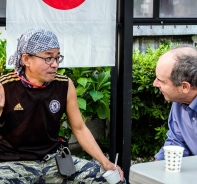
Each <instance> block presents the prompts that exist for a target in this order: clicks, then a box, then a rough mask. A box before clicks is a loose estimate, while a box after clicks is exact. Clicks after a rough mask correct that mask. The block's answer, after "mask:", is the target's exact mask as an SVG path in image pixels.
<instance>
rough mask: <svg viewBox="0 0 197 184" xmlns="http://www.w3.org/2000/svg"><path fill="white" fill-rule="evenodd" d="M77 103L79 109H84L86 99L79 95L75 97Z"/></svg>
mask: <svg viewBox="0 0 197 184" xmlns="http://www.w3.org/2000/svg"><path fill="white" fill-rule="evenodd" d="M77 101H78V105H79V108H80V109H83V110H86V100H85V99H83V98H80V97H77Z"/></svg>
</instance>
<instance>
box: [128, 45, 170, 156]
mask: <svg viewBox="0 0 197 184" xmlns="http://www.w3.org/2000/svg"><path fill="white" fill-rule="evenodd" d="M171 47H172V45H171V44H169V43H162V44H160V46H159V47H158V48H157V49H152V48H151V47H150V46H148V47H147V49H146V52H140V51H139V50H137V49H136V50H135V51H134V53H133V64H132V67H133V68H132V71H133V73H132V82H133V83H132V85H133V86H132V145H131V155H132V158H133V159H135V158H136V157H143V158H144V157H149V156H151V155H152V156H153V155H154V154H155V153H156V152H157V151H158V150H159V149H160V147H161V146H162V144H163V143H164V140H165V138H166V131H167V126H166V123H165V122H166V121H167V118H168V114H169V111H170V106H171V103H169V102H167V101H165V99H164V97H163V95H162V94H161V92H160V91H159V89H158V88H155V87H154V86H153V81H154V80H155V77H156V76H155V67H156V63H157V61H158V59H159V57H160V56H161V55H162V54H164V53H165V52H167V51H168V50H170V49H171ZM161 125H165V126H161Z"/></svg>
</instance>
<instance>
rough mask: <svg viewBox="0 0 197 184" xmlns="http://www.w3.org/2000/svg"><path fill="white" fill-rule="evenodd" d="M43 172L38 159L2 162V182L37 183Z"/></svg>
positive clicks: (0, 174) (0, 178)
mask: <svg viewBox="0 0 197 184" xmlns="http://www.w3.org/2000/svg"><path fill="white" fill-rule="evenodd" d="M41 174H42V173H41V165H40V164H39V162H36V161H17V162H1V163H0V183H6V184H8V183H18V184H22V183H23V184H24V183H25V184H29V183H36V182H37V181H38V180H39V178H40V176H41Z"/></svg>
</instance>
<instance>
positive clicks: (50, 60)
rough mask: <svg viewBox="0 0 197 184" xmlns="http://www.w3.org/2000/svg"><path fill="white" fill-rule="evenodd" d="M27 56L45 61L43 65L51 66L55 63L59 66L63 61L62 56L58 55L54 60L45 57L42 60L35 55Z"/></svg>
mask: <svg viewBox="0 0 197 184" xmlns="http://www.w3.org/2000/svg"><path fill="white" fill-rule="evenodd" d="M28 55H29V56H34V57H37V58H40V59H43V60H45V63H46V64H47V65H52V64H53V63H54V61H56V63H57V64H59V63H61V62H62V61H63V60H64V56H62V55H59V56H58V57H56V58H54V57H46V58H43V57H40V56H37V55H33V54H28Z"/></svg>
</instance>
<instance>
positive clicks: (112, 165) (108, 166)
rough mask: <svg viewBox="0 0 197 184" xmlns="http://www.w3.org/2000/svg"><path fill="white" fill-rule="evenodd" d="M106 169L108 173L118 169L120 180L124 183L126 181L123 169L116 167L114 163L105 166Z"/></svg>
mask: <svg viewBox="0 0 197 184" xmlns="http://www.w3.org/2000/svg"><path fill="white" fill-rule="evenodd" d="M103 167H104V169H105V170H106V171H107V170H116V169H118V172H119V174H120V180H121V181H123V180H124V173H123V171H122V169H121V168H120V167H119V166H116V167H115V165H114V163H112V162H110V161H109V162H108V163H107V164H106V165H103Z"/></svg>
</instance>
